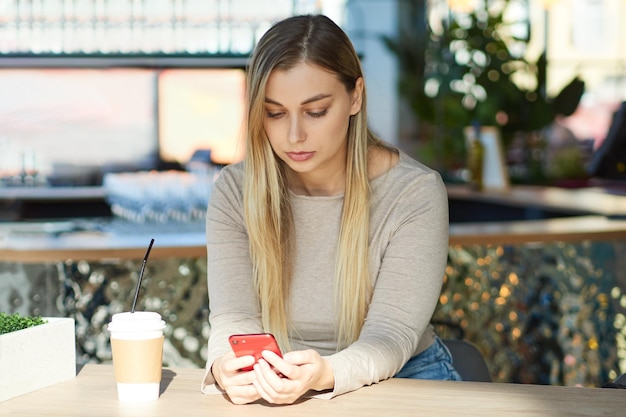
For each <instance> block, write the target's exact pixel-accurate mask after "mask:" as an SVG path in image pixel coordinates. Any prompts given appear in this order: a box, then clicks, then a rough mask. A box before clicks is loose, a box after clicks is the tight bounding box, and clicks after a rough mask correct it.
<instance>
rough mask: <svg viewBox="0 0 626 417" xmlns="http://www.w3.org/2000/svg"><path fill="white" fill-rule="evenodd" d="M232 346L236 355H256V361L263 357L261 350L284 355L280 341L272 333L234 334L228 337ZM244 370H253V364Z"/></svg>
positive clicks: (243, 369)
mask: <svg viewBox="0 0 626 417" xmlns="http://www.w3.org/2000/svg"><path fill="white" fill-rule="evenodd" d="M228 341H229V342H230V347H231V348H232V349H233V352H235V356H237V357H240V356H246V355H252V356H254V359H255V362H254V363H256V361H258V360H259V359H261V352H263V351H264V350H270V351H272V352H274V353H275V354H277V355H278V356H280V357H281V358H282V357H283V355H282V353H281V352H280V348H279V347H278V343H277V342H276V339H275V338H274V335H272V334H271V333H249V334H233V335H231V336H229V337H228ZM241 370H242V371H251V370H252V366H248V367H245V368H242V369H241Z"/></svg>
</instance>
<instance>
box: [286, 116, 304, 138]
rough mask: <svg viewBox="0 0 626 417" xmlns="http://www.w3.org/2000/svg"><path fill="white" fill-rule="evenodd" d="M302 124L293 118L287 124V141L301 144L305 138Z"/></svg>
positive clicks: (296, 118)
mask: <svg viewBox="0 0 626 417" xmlns="http://www.w3.org/2000/svg"><path fill="white" fill-rule="evenodd" d="M302 127H303V126H302V122H301V120H300V119H299V118H298V117H293V118H292V119H291V123H290V124H289V133H288V139H289V142H290V143H297V142H301V141H303V140H304V138H305V134H304V130H303V128H302Z"/></svg>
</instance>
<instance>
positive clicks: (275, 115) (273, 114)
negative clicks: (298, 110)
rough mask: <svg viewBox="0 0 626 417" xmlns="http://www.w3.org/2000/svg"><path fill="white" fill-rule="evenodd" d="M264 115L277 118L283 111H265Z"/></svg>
mask: <svg viewBox="0 0 626 417" xmlns="http://www.w3.org/2000/svg"><path fill="white" fill-rule="evenodd" d="M265 115H266V116H267V117H269V118H270V119H278V118H279V117H281V116H282V115H283V112H280V111H269V110H268V111H266V112H265Z"/></svg>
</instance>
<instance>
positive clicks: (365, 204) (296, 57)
mask: <svg viewBox="0 0 626 417" xmlns="http://www.w3.org/2000/svg"><path fill="white" fill-rule="evenodd" d="M300 63H309V64H315V65H317V66H319V67H322V68H324V69H326V70H328V71H330V72H331V73H333V74H335V75H336V76H337V77H338V79H339V80H340V81H341V83H342V84H343V85H344V86H345V88H346V91H348V92H352V91H354V89H355V86H356V82H357V80H358V79H359V78H361V77H363V72H362V69H361V64H360V61H359V58H358V55H357V54H356V51H355V50H354V47H353V46H352V43H351V42H350V40H349V38H348V37H347V35H346V34H345V33H344V32H343V30H342V29H341V28H339V27H338V26H337V25H336V24H335V23H334V22H333V21H332V20H330V19H329V18H328V17H325V16H322V15H315V16H295V17H290V18H287V19H285V20H283V21H281V22H278V23H277V24H275V25H274V26H273V27H272V28H270V29H269V30H268V31H267V32H266V33H265V34H264V35H263V37H262V38H261V39H260V40H259V43H258V45H257V47H256V48H255V51H254V53H253V55H252V58H251V60H250V64H249V67H248V84H247V100H248V109H247V131H248V140H247V142H246V153H245V157H244V164H245V183H244V216H245V220H246V225H247V229H248V236H249V241H250V254H251V260H252V265H253V275H254V282H255V285H256V290H257V293H258V297H259V303H260V310H261V319H262V323H263V327H264V331H268V332H272V333H274V334H275V335H276V337H277V339H278V341H279V343H280V344H281V346H283V348H286V349H288V348H289V341H288V334H289V322H288V311H287V303H286V300H287V298H288V295H289V288H290V283H291V274H292V265H293V247H294V245H293V233H294V232H293V228H294V224H293V218H292V212H291V206H290V203H289V194H288V188H287V187H288V184H287V175H286V170H287V169H288V168H287V167H286V165H285V164H284V162H283V161H281V160H280V159H279V158H278V157H277V156H276V155H275V154H274V152H273V150H272V147H271V146H270V142H269V139H268V137H267V134H266V133H265V130H264V127H263V118H264V101H265V88H266V85H267V79H268V77H269V75H270V73H271V72H272V71H273V70H289V69H291V68H293V67H295V66H296V65H298V64H300ZM366 107H367V101H366V94H365V89H364V90H363V96H362V104H361V110H360V111H359V112H358V113H357V114H355V115H353V116H350V121H349V125H348V131H347V132H346V134H347V146H348V149H347V161H346V189H345V195H344V203H343V210H342V217H341V227H340V235H339V242H338V251H337V258H336V266H335V306H336V311H337V317H336V320H337V334H336V338H337V349H338V350H340V349H342V348H343V347H345V346H347V345H349V344H350V343H352V342H354V341H355V340H357V339H358V337H359V334H360V332H361V328H362V326H363V323H364V321H365V316H366V314H367V309H368V305H369V301H370V298H371V293H372V283H371V278H370V273H369V267H368V265H369V256H368V252H369V243H368V242H369V199H370V189H369V178H368V149H369V147H370V146H373V145H376V146H384V144H383V143H382V142H381V141H380V140H379V139H378V138H377V137H376V136H375V135H374V134H373V133H372V132H371V131H370V130H369V129H368V126H367V112H366Z"/></svg>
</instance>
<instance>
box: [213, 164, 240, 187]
mask: <svg viewBox="0 0 626 417" xmlns="http://www.w3.org/2000/svg"><path fill="white" fill-rule="evenodd" d="M243 176H244V167H243V161H241V162H235V163H232V164H229V165H226V166H224V167H223V168H222V169H221V170H220V172H219V174H218V175H217V178H216V179H215V184H216V185H226V184H230V185H238V186H242V185H243Z"/></svg>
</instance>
